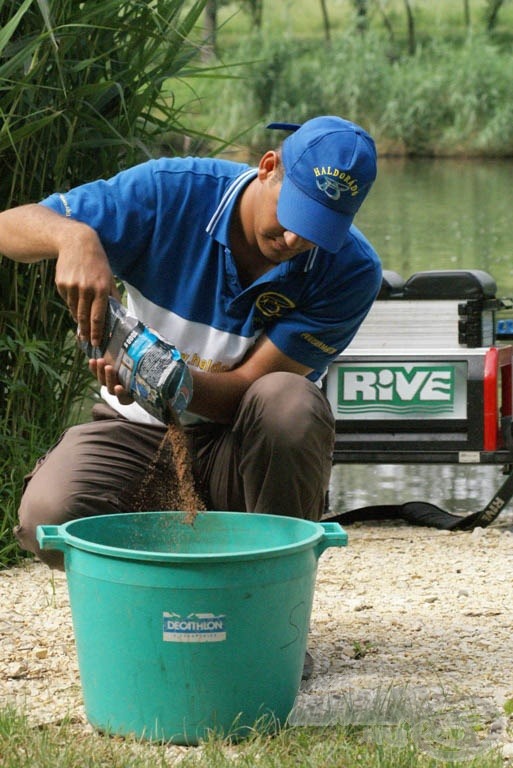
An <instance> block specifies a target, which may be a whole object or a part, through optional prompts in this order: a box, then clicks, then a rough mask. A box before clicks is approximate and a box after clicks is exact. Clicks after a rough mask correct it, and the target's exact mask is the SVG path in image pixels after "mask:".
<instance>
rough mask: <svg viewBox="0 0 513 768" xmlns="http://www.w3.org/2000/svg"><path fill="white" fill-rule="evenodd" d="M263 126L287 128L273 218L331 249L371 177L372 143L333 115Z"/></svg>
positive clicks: (361, 131)
mask: <svg viewBox="0 0 513 768" xmlns="http://www.w3.org/2000/svg"><path fill="white" fill-rule="evenodd" d="M267 127H268V128H275V129H281V130H287V131H292V133H291V135H290V136H287V138H286V139H285V141H284V142H283V145H282V160H283V165H284V169H285V175H284V178H283V183H282V187H281V190H280V195H279V197H278V210H277V216H278V221H279V222H280V224H281V226H282V227H285V229H288V230H289V231H290V232H294V233H295V234H296V235H299V236H300V237H303V238H305V239H306V240H310V242H312V243H315V245H318V246H320V247H321V248H323V249H324V250H326V251H328V252H329V253H336V252H337V251H339V250H340V248H341V247H342V245H343V243H344V240H345V239H346V236H347V233H348V230H349V227H350V226H351V223H352V221H353V219H354V216H355V214H356V212H357V211H358V209H359V207H360V205H361V204H362V203H363V201H364V200H365V198H366V196H367V194H368V192H369V190H370V188H371V186H372V183H373V181H374V179H375V178H376V173H377V167H376V166H377V157H376V147H375V144H374V141H373V140H372V138H371V137H370V136H369V134H368V133H367V132H366V131H364V129H363V128H361V127H360V126H359V125H356V124H355V123H352V122H350V121H349V120H344V119H343V118H341V117H336V116H332V115H328V116H324V117H314V118H313V119H312V120H308V121H307V122H306V123H303V124H302V125H296V124H294V123H270V124H269V125H268V126H267Z"/></svg>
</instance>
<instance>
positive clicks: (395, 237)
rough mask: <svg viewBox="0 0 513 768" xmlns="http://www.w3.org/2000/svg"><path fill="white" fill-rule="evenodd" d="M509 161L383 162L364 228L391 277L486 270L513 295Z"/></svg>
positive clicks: (366, 207)
mask: <svg viewBox="0 0 513 768" xmlns="http://www.w3.org/2000/svg"><path fill="white" fill-rule="evenodd" d="M512 172H513V163H512V162H509V161H504V160H501V161H486V162H485V161H463V160H398V159H383V160H381V161H380V164H379V172H378V178H377V180H376V183H375V185H374V188H373V189H372V192H371V193H370V195H369V198H368V200H367V201H366V203H365V205H364V206H363V208H362V210H361V212H360V213H359V214H358V218H357V221H356V223H357V224H358V226H359V227H360V228H361V229H362V230H363V231H364V233H365V234H366V235H367V236H368V238H369V239H370V240H371V242H372V243H373V244H374V246H375V247H376V249H377V251H378V252H379V254H380V256H381V258H382V261H383V264H384V266H385V268H386V269H393V270H395V271H396V272H398V273H399V274H400V275H401V276H402V277H403V278H407V277H409V276H410V275H411V274H412V273H413V272H418V271H421V270H425V269H483V270H485V271H486V272H489V273H490V274H491V275H492V276H493V277H494V278H495V280H496V281H497V284H498V289H499V290H498V294H499V295H507V296H511V295H512V294H513V258H512V253H511V237H512V225H511V178H512Z"/></svg>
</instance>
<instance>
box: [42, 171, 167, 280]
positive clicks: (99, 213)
mask: <svg viewBox="0 0 513 768" xmlns="http://www.w3.org/2000/svg"><path fill="white" fill-rule="evenodd" d="M154 163H155V161H152V160H150V161H148V162H146V163H141V164H139V165H136V166H134V167H133V168H130V169H127V170H126V171H121V172H120V173H118V174H117V175H116V176H113V177H112V178H111V179H108V180H103V179H100V180H98V181H93V182H90V183H88V184H82V185H81V186H78V187H75V188H73V189H71V190H69V191H68V192H63V193H54V194H53V195H50V197H47V198H46V199H45V200H43V201H42V203H41V204H42V205H45V206H47V207H48V208H51V209H52V210H54V211H56V212H57V213H61V214H62V215H64V216H67V217H70V218H73V219H76V220H77V221H83V222H84V223H86V224H89V225H90V226H91V227H92V228H93V229H95V230H96V231H97V232H98V235H99V237H100V240H101V242H102V245H103V247H104V248H105V251H106V253H107V256H108V258H109V262H110V264H111V267H112V269H113V271H114V273H115V274H120V273H121V272H122V271H123V269H124V268H126V267H127V266H129V265H130V263H131V262H133V261H136V260H137V259H138V258H139V257H140V256H141V255H142V254H144V253H145V252H146V250H147V248H148V245H149V243H150V241H151V237H152V233H153V230H154V221H155V210H156V204H157V203H156V186H155V179H154V173H153V168H154Z"/></svg>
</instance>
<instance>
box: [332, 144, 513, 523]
mask: <svg viewBox="0 0 513 768" xmlns="http://www.w3.org/2000/svg"><path fill="white" fill-rule="evenodd" d="M512 178H513V162H509V161H503V160H501V161H461V160H445V159H437V160H408V159H383V160H381V161H380V164H379V172H378V178H377V180H376V183H375V185H374V187H373V189H372V191H371V193H370V195H369V197H368V199H367V201H366V202H365V205H364V207H363V208H362V211H361V212H360V213H359V215H358V217H357V220H356V224H357V225H358V226H359V227H360V229H361V230H362V231H363V232H364V233H365V235H366V236H367V237H368V238H369V240H370V241H371V242H372V243H373V245H374V246H375V248H376V250H377V251H378V253H379V254H380V256H381V259H382V262H383V266H384V268H385V269H391V270H393V271H395V272H398V273H399V274H400V275H401V277H402V278H404V279H407V278H408V277H410V275H412V274H413V273H414V272H419V271H422V270H428V269H481V270H484V271H486V272H488V273H489V274H491V275H492V277H493V278H494V279H495V281H496V283H497V296H498V297H513V252H512V251H513V249H512V235H513V212H512V200H513V195H512V192H511V189H512ZM503 480H504V477H503V475H502V474H501V468H500V467H484V466H476V465H470V466H459V465H436V466H434V465H431V466H430V465H414V466H413V465H376V464H373V465H346V466H342V465H337V466H335V467H334V469H333V475H332V487H331V491H330V499H331V508H332V510H333V511H340V512H341V511H344V510H346V509H351V508H355V507H359V506H367V505H370V504H391V503H395V502H406V501H411V500H414V499H421V500H423V501H431V502H432V503H434V504H438V505H439V506H441V507H443V508H445V509H447V510H448V511H452V512H458V513H466V512H473V511H475V510H477V509H481V508H483V507H484V506H485V505H486V503H487V502H488V501H489V500H490V499H491V498H492V496H493V495H494V493H495V492H496V491H497V490H498V488H499V486H500V484H501V483H502V482H503ZM512 509H513V502H510V505H509V506H508V509H507V510H505V512H503V514H501V516H500V517H499V519H498V520H499V521H505V520H507V519H508V518H509V519H513V512H512V511H511V510H512Z"/></svg>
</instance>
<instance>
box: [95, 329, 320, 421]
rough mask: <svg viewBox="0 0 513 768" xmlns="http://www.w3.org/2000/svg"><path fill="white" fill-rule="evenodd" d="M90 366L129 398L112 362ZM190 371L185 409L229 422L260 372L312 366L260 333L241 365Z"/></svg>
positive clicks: (128, 400)
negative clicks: (190, 393)
mask: <svg viewBox="0 0 513 768" xmlns="http://www.w3.org/2000/svg"><path fill="white" fill-rule="evenodd" d="M89 368H90V370H91V373H93V375H95V376H96V377H97V378H98V381H99V382H100V383H101V384H104V385H106V387H107V389H108V391H109V392H110V394H111V395H116V396H117V397H118V399H119V401H120V402H121V403H123V404H128V403H131V402H132V397H131V396H130V395H128V393H127V392H126V390H125V389H124V388H123V387H122V386H121V385H120V384H119V380H118V377H117V374H116V371H115V369H114V368H113V366H111V365H106V363H105V360H104V359H99V360H90V361H89ZM190 371H191V373H192V378H193V397H192V400H191V402H190V405H189V407H188V410H189V411H191V412H192V413H196V414H198V415H199V416H204V417H205V418H207V419H212V420H213V421H217V422H221V423H225V424H229V423H231V422H232V421H233V419H234V417H235V413H236V411H237V408H238V407H239V403H240V401H241V400H242V397H243V396H244V393H245V392H246V390H247V389H248V388H249V387H250V386H251V384H252V383H253V382H254V381H256V380H257V379H259V378H260V377H261V376H264V375H265V374H266V373H272V372H273V371H288V372H290V373H297V374H299V375H300V376H306V375H307V374H308V373H310V372H311V371H312V368H307V367H306V366H305V365H301V364H300V363H298V362H296V361H295V360H292V358H290V357H288V356H287V355H285V354H284V353H283V352H280V350H279V349H278V347H277V346H275V345H274V344H273V342H272V341H271V340H270V339H268V338H267V336H263V337H261V338H260V339H259V341H258V343H257V344H256V345H255V346H254V347H253V349H252V350H250V352H249V353H248V355H247V356H246V358H245V359H244V361H243V362H242V363H241V365H239V366H238V368H234V369H233V370H232V371H225V372H223V373H208V372H205V371H199V370H197V369H196V368H193V367H190Z"/></svg>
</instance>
